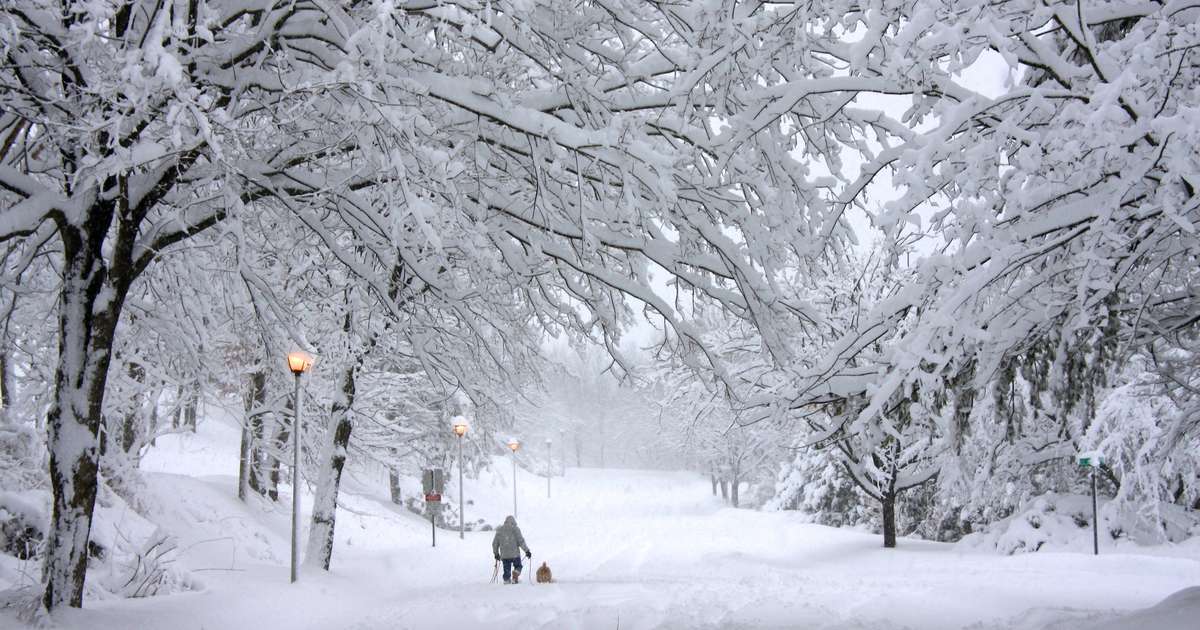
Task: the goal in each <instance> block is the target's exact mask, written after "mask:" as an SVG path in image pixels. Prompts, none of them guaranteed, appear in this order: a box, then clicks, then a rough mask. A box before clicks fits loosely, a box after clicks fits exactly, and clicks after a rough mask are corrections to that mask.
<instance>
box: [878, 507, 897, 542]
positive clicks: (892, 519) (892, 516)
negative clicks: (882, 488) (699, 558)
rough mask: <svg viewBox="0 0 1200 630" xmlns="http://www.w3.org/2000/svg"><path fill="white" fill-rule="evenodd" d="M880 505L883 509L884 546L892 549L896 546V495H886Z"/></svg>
mask: <svg viewBox="0 0 1200 630" xmlns="http://www.w3.org/2000/svg"><path fill="white" fill-rule="evenodd" d="M880 503H881V505H882V507H883V546H884V548H886V549H892V548H894V547H895V546H896V495H894V494H885V495H883V498H882V499H881V501H880Z"/></svg>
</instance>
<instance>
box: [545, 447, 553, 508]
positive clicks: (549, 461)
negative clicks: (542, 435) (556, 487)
mask: <svg viewBox="0 0 1200 630" xmlns="http://www.w3.org/2000/svg"><path fill="white" fill-rule="evenodd" d="M550 448H551V447H550V440H546V498H547V499H549V498H550V465H551V464H552V463H553V459H554V456H553V455H552V454H551V453H550Z"/></svg>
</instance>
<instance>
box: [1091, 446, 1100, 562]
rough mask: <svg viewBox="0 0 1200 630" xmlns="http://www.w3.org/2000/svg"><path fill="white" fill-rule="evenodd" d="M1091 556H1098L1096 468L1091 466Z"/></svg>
mask: <svg viewBox="0 0 1200 630" xmlns="http://www.w3.org/2000/svg"><path fill="white" fill-rule="evenodd" d="M1092 555H1096V556H1098V555H1100V518H1099V516H1098V512H1097V510H1096V467H1095V466H1092Z"/></svg>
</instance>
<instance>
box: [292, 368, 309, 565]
mask: <svg viewBox="0 0 1200 630" xmlns="http://www.w3.org/2000/svg"><path fill="white" fill-rule="evenodd" d="M312 362H313V358H312V355H310V354H308V353H307V352H292V353H289V354H288V356H287V363H288V369H289V370H291V371H292V374H294V375H296V398H295V401H294V403H293V405H294V406H293V407H292V412H293V415H292V582H293V583H295V581H296V568H297V566H298V565H299V562H300V377H301V376H302V375H303V374H304V373H305V372H307V371H308V370H309V368H311V367H312Z"/></svg>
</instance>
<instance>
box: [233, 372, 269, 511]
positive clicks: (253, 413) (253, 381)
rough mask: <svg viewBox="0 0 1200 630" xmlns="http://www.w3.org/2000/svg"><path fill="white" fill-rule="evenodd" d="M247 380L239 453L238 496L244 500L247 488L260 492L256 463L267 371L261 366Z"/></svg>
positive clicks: (265, 395) (260, 486)
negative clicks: (247, 388)
mask: <svg viewBox="0 0 1200 630" xmlns="http://www.w3.org/2000/svg"><path fill="white" fill-rule="evenodd" d="M247 381H248V385H249V390H248V391H247V392H246V398H245V400H244V401H243V408H244V409H245V412H246V417H245V420H244V421H243V422H242V444H241V451H240V454H239V457H238V498H239V499H241V500H243V501H245V500H246V497H247V496H248V495H249V494H250V492H257V493H259V494H262V482H261V481H260V480H259V478H258V477H259V470H258V465H259V443H260V442H261V441H262V414H263V411H264V409H265V407H266V402H267V374H266V373H265V372H263V371H262V370H259V371H257V372H252V373H251V374H249V376H248V378H247Z"/></svg>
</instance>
